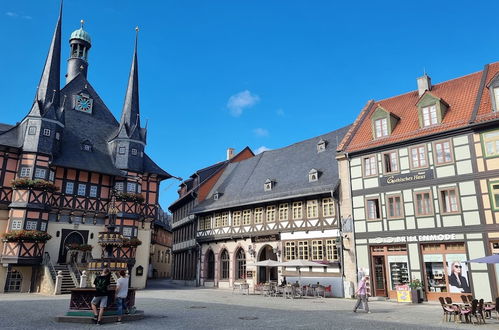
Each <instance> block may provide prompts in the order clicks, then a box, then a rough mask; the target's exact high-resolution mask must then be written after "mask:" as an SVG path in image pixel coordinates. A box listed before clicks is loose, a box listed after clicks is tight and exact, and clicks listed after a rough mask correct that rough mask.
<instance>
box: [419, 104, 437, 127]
mask: <svg viewBox="0 0 499 330" xmlns="http://www.w3.org/2000/svg"><path fill="white" fill-rule="evenodd" d="M421 112H422V113H423V126H424V127H428V126H433V125H436V124H438V117H437V106H436V105H431V106H429V107H424V108H423V109H421Z"/></svg>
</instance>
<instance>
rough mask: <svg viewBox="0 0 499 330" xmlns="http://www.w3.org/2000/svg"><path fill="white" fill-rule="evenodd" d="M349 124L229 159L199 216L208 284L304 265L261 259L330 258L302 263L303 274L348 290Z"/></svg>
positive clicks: (291, 272) (252, 280)
mask: <svg viewBox="0 0 499 330" xmlns="http://www.w3.org/2000/svg"><path fill="white" fill-rule="evenodd" d="M347 129H348V127H346V128H343V129H339V130H336V131H333V132H331V133H328V134H325V135H322V136H318V137H316V138H312V139H309V140H305V141H302V142H299V143H296V144H293V145H291V146H288V147H286V148H282V149H276V150H271V151H265V152H263V153H261V154H258V155H256V156H255V157H252V158H250V159H247V160H244V161H241V162H238V163H232V164H228V166H227V167H226V169H225V170H224V173H223V174H222V176H221V177H220V179H219V180H218V181H217V183H216V184H215V185H214V187H213V188H212V189H211V191H210V193H209V194H208V196H207V198H206V200H204V201H203V202H202V203H200V204H199V205H198V206H197V207H196V208H195V209H194V211H193V212H194V213H195V214H196V215H197V216H198V219H199V220H198V228H197V240H198V242H199V244H200V245H201V256H200V268H201V272H200V273H201V284H202V285H204V286H216V287H230V286H232V284H233V283H234V282H235V281H237V280H246V281H247V282H248V283H249V284H250V285H251V286H253V285H255V284H257V283H261V282H266V281H269V280H273V281H278V280H280V279H282V277H283V276H286V277H287V280H288V282H289V281H293V282H294V281H295V280H298V271H297V269H295V268H293V269H289V268H288V269H283V270H282V272H279V269H278V268H277V267H258V268H257V267H256V266H254V265H252V264H253V263H254V262H255V261H263V260H267V259H272V260H276V261H286V260H294V259H305V260H313V261H317V262H319V263H322V264H323V265H324V266H322V267H321V266H319V267H312V268H310V269H309V268H307V269H301V277H302V279H303V281H309V282H311V283H316V282H319V281H320V282H321V283H323V284H326V285H327V284H331V285H333V294H334V295H339V296H341V295H342V294H343V291H342V274H341V267H340V261H341V249H340V235H339V221H338V219H339V208H338V189H337V188H338V185H339V180H338V171H337V164H336V161H335V159H334V156H335V150H336V146H337V141H340V140H341V139H342V137H343V135H344V134H345V133H346V131H347Z"/></svg>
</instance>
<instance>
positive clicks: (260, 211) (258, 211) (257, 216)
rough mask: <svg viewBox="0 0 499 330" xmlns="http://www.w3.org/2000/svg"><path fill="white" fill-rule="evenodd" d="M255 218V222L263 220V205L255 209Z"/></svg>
mask: <svg viewBox="0 0 499 330" xmlns="http://www.w3.org/2000/svg"><path fill="white" fill-rule="evenodd" d="M253 219H254V222H255V224H258V223H262V222H263V208H262V207H257V208H256V209H255V213H254V215H253Z"/></svg>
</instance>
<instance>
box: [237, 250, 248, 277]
mask: <svg viewBox="0 0 499 330" xmlns="http://www.w3.org/2000/svg"><path fill="white" fill-rule="evenodd" d="M236 278H237V279H245V278H246V253H244V250H243V249H239V250H238V251H237V254H236Z"/></svg>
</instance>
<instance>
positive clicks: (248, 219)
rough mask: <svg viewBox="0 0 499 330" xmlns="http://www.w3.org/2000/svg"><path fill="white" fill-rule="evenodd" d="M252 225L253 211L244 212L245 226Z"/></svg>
mask: <svg viewBox="0 0 499 330" xmlns="http://www.w3.org/2000/svg"><path fill="white" fill-rule="evenodd" d="M249 224H251V210H244V211H243V225H245V226H247V225H249Z"/></svg>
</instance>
